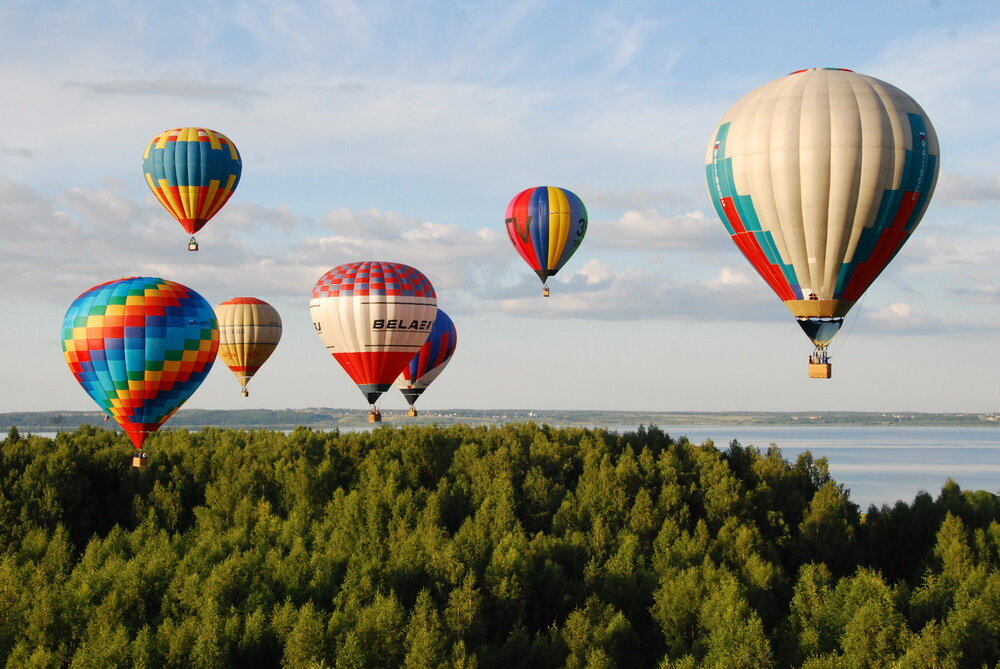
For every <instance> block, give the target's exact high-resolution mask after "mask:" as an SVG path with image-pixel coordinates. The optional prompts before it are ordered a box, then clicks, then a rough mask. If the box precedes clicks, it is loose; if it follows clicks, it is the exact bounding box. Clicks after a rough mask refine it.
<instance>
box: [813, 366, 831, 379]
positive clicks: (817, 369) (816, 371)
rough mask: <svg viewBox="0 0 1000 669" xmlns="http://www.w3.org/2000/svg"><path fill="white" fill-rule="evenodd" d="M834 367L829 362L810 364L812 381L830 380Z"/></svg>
mask: <svg viewBox="0 0 1000 669" xmlns="http://www.w3.org/2000/svg"><path fill="white" fill-rule="evenodd" d="M832 367H833V365H831V364H830V363H828V362H810V363H809V378H810V379H829V378H830V377H831V376H832V375H833V370H832Z"/></svg>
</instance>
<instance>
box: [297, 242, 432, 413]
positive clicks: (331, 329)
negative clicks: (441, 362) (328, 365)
mask: <svg viewBox="0 0 1000 669" xmlns="http://www.w3.org/2000/svg"><path fill="white" fill-rule="evenodd" d="M309 311H310V313H311V315H312V321H313V326H314V327H315V328H316V332H317V333H318V334H319V336H320V339H322V340H323V344H324V345H325V346H326V348H327V350H328V351H330V353H331V354H332V355H333V357H334V358H335V359H336V360H337V362H338V363H340V366H341V367H343V368H344V371H346V372H347V373H348V375H349V376H350V377H351V379H353V381H354V382H355V383H356V384H358V388H359V389H360V390H361V392H362V394H364V396H365V397H366V398H367V399H368V402H369V404H374V403H375V402H376V401H377V400H378V398H379V396H380V395H381V394H382V393H383V392H385V391H386V390H388V389H389V388H390V387H391V386H392V382H393V381H394V380H395V379H396V377H397V376H399V374H400V372H402V371H403V368H404V367H405V366H406V365H407V363H409V362H410V360H411V359H412V358H413V356H414V355H416V353H417V352H418V351H419V350H420V347H421V346H423V343H424V342H425V341H426V340H427V335H428V334H430V331H431V328H432V327H433V326H434V318H435V314H436V313H437V295H436V294H435V292H434V287H433V286H432V285H431V282H430V281H428V280H427V277H425V276H424V275H423V274H421V273H420V271H419V270H416V269H414V268H412V267H410V266H408V265H403V264H401V263H394V262H378V261H371V262H353V263H347V264H345V265H340V266H338V267H334V268H333V269H331V270H330V271H329V272H327V273H326V274H324V275H323V276H321V277H320V279H319V281H317V282H316V286H315V288H314V289H313V294H312V300H311V301H310V303H309Z"/></svg>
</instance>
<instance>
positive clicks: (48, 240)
mask: <svg viewBox="0 0 1000 669" xmlns="http://www.w3.org/2000/svg"><path fill="white" fill-rule="evenodd" d="M816 66H837V67H847V68H850V69H853V70H856V71H858V72H862V73H864V74H868V75H871V76H875V77H878V78H880V79H884V80H885V81H888V82H890V83H892V84H894V85H896V86H898V87H900V88H902V89H903V90H905V91H907V92H908V93H909V94H910V95H911V96H913V97H914V98H915V99H916V100H917V101H918V102H919V103H920V104H921V105H922V106H923V108H924V109H925V110H926V112H927V114H928V115H929V117H930V118H931V120H932V122H933V123H934V125H935V127H936V130H937V133H938V136H939V140H940V144H941V164H942V170H941V175H940V178H939V182H938V188H937V192H936V194H935V196H934V199H933V201H932V202H931V205H930V208H929V210H928V212H927V214H926V216H925V217H924V220H923V222H922V223H921V225H920V227H919V228H918V229H917V231H916V233H915V235H914V236H913V238H912V239H911V240H910V242H909V243H908V244H907V246H906V247H904V249H903V251H902V252H901V253H900V255H899V256H897V258H896V259H895V261H894V262H893V264H892V265H891V266H890V268H889V269H888V270H887V271H886V272H885V273H883V275H882V276H881V277H880V278H879V280H878V281H877V282H876V284H875V285H874V286H873V287H872V288H871V289H870V290H869V291H868V294H867V295H866V297H865V300H864V301H863V302H862V303H861V304H860V305H859V306H858V307H856V308H855V310H854V312H852V315H851V316H850V318H849V320H848V323H847V325H846V326H845V328H844V331H842V333H841V335H840V336H839V337H838V339H837V340H835V342H834V346H833V351H834V378H833V379H831V380H830V381H815V380H813V381H810V380H808V379H806V378H805V376H806V374H805V361H806V357H807V355H808V353H809V351H810V345H809V342H808V341H807V340H806V339H805V337H804V336H803V335H802V334H801V332H800V331H799V329H798V327H797V326H796V324H795V323H794V321H793V320H792V319H791V317H790V316H789V314H788V312H787V310H786V309H785V307H784V306H783V305H782V304H781V303H780V302H779V301H778V300H777V298H776V297H775V296H774V295H773V294H772V293H771V292H770V290H769V289H768V288H767V286H766V285H765V284H764V283H763V281H761V280H760V278H759V277H758V276H756V274H755V273H753V271H752V270H751V269H750V268H749V266H748V265H747V263H746V261H745V260H744V259H743V257H742V256H741V255H740V254H739V252H738V251H737V250H736V248H735V246H734V245H733V244H732V243H731V242H730V240H729V239H728V237H727V235H726V234H725V232H724V230H723V227H722V225H721V223H719V222H718V220H716V217H715V214H714V211H713V209H712V206H711V203H710V200H709V198H708V195H707V190H706V187H705V183H704V156H705V148H706V146H707V143H708V141H709V138H710V136H711V133H712V131H713V130H714V128H715V125H716V123H717V121H718V119H719V118H720V117H721V116H722V114H723V113H724V112H725V110H726V109H727V108H728V107H729V106H730V105H731V104H732V103H734V102H735V101H736V100H738V99H739V98H740V97H741V96H742V95H744V94H745V93H747V92H748V91H750V90H751V89H753V88H755V87H757V86H760V85H762V84H764V83H766V82H768V81H770V80H772V79H775V78H778V77H781V76H783V75H785V74H787V73H788V72H791V71H793V70H797V69H800V68H804V67H816ZM0 86H2V88H3V90H5V91H7V95H5V101H4V104H3V105H2V106H0V266H2V267H3V268H4V271H3V272H2V273H0V296H2V298H3V304H4V310H5V312H6V313H7V315H8V317H9V320H8V324H7V326H6V327H4V328H3V330H2V332H3V334H0V351H2V353H0V356H2V357H0V370H2V373H3V376H4V378H6V379H8V382H7V383H5V384H3V388H2V390H0V411H13V410H46V409H74V410H79V409H90V408H91V407H92V406H93V405H92V404H91V402H90V399H89V398H88V397H87V396H86V394H85V393H84V392H83V391H82V390H81V389H80V388H79V387H78V386H77V384H76V382H75V381H74V380H73V378H72V376H71V374H70V373H69V371H68V369H67V368H66V366H65V364H64V362H63V360H62V355H61V352H60V344H59V325H60V323H61V320H62V315H63V313H64V312H65V309H66V307H67V306H68V305H69V303H70V302H71V301H72V300H73V299H74V298H75V297H76V296H77V295H78V294H79V293H81V292H82V291H84V290H86V289H87V288H89V287H90V286H92V285H94V284H96V283H99V282H102V281H106V280H110V279H113V278H117V277H119V276H123V275H153V276H162V277H165V278H168V279H172V280H174V281H179V282H181V283H184V284H186V285H188V286H190V287H192V288H194V289H195V290H197V291H199V292H200V293H201V294H202V295H204V296H205V297H206V299H208V300H209V301H210V302H211V303H213V304H218V303H220V302H222V301H224V300H226V299H229V298H231V297H236V296H242V295H252V296H255V297H259V298H261V299H265V300H267V301H268V302H271V303H272V304H274V305H275V307H276V308H277V309H278V310H279V311H280V312H281V314H282V317H283V319H284V323H285V334H284V339H283V340H282V343H281V345H280V346H279V348H278V351H277V352H276V353H275V355H274V357H273V358H272V359H271V360H270V361H269V363H268V364H267V366H266V367H265V368H264V369H263V370H262V371H261V372H260V373H259V374H258V376H257V377H256V378H255V379H254V381H253V382H252V383H251V385H250V390H251V396H250V398H249V399H244V398H242V397H240V395H239V388H238V384H237V383H236V381H235V379H233V378H232V377H231V375H230V374H229V372H228V370H226V369H225V368H224V367H223V366H222V365H221V363H220V364H219V365H218V366H217V369H215V370H213V372H212V374H211V375H210V376H209V379H208V380H207V381H206V382H205V384H204V385H203V387H202V388H201V389H200V390H199V391H198V392H197V393H196V394H195V395H194V397H193V398H192V399H191V400H190V402H189V404H188V405H187V406H190V407H201V408H248V407H262V408H285V407H310V406H333V407H354V406H356V407H359V408H360V407H363V405H364V399H363V398H362V396H361V394H360V393H359V392H358V391H357V389H356V388H355V387H354V386H353V384H352V383H351V382H350V380H349V379H348V378H347V376H346V374H344V373H343V372H342V371H341V370H340V368H339V366H337V365H336V363H335V362H334V361H333V360H332V359H330V358H329V357H328V356H327V354H326V352H325V351H324V349H323V347H322V344H321V343H320V341H319V338H318V337H316V336H315V334H314V332H313V329H312V326H311V324H310V322H309V309H308V301H309V293H310V291H311V288H312V285H313V284H314V283H315V281H316V279H317V278H318V277H319V276H320V275H321V274H322V273H323V272H325V271H326V270H327V269H329V268H330V267H333V266H336V265H339V264H341V263H344V262H350V261H354V260H366V259H372V258H375V259H379V260H392V261H397V262H404V263H407V264H410V265H413V266H415V267H418V268H419V269H421V270H422V271H423V272H424V273H425V274H426V275H427V276H428V277H429V278H430V279H431V280H432V281H433V283H434V285H435V287H436V288H437V291H438V295H439V304H440V306H441V307H442V308H443V309H445V310H446V311H447V312H448V313H449V314H450V315H451V316H452V317H453V319H454V320H455V322H456V326H457V328H458V331H459V347H458V352H457V353H456V356H455V358H454V360H453V362H452V364H451V366H450V367H449V368H448V370H446V372H445V373H444V374H442V376H441V377H440V378H439V379H438V380H437V381H436V383H435V384H434V385H433V386H432V387H431V388H430V389H429V390H428V391H427V392H426V393H425V395H424V397H423V398H421V400H420V402H419V404H418V406H421V407H423V408H425V409H435V408H491V407H506V408H543V409H574V408H579V409H591V408H594V409H597V408H606V409H648V410H704V411H719V410H808V411H813V410H816V411H821V410H874V411H880V410H890V411H895V410H912V411H994V410H997V409H1000V382H998V381H997V373H998V371H1000V369H998V368H1000V355H998V353H997V350H998V349H1000V335H998V334H997V333H998V331H1000V229H998V221H1000V169H998V168H997V166H996V160H995V156H996V155H997V153H1000V136H998V133H997V132H996V130H995V127H996V124H997V113H996V109H997V108H998V103H1000V7H998V6H997V5H996V3H995V2H985V1H978V0H971V1H963V2H957V1H948V0H939V1H936V2H928V1H922V0H914V1H911V2H877V3H875V2H842V3H835V4H830V3H819V2H799V3H794V4H792V3H788V4H785V3H773V4H772V3H763V2H758V3H750V2H748V3H732V2H703V3H680V2H612V3H570V2H478V3H447V2H409V3H405V2H364V3H361V2H359V3H353V2H346V1H345V2H315V3H308V2H283V3H270V2H239V3H234V2H221V3H212V4H211V6H209V5H207V4H206V3H193V2H177V3H171V4H170V5H162V4H161V5H154V4H153V3H126V2H102V3H96V2H90V3H88V2H76V3H58V2H50V3H44V4H43V5H42V6H40V4H39V3H28V2H6V3H4V4H3V5H2V7H0ZM182 125H197V126H203V127H208V128H213V129H215V130H219V131H221V132H224V133H226V134H227V135H228V136H229V137H231V138H232V139H233V140H234V141H235V142H236V144H237V145H238V146H239V148H240V151H241V153H242V156H243V161H244V171H243V179H242V181H241V183H240V186H239V189H238V190H237V192H236V195H235V196H234V197H233V199H232V200H231V201H230V203H229V204H228V205H227V206H226V208H225V209H224V210H223V212H222V213H220V214H219V215H218V216H216V218H215V219H214V220H213V221H212V222H211V223H209V225H208V226H207V227H206V228H205V229H204V231H203V232H202V233H201V234H199V239H200V241H201V243H202V250H201V251H199V252H198V253H197V254H191V253H188V252H187V251H186V250H185V246H184V244H185V241H186V236H185V235H184V233H183V231H182V230H181V228H180V226H178V225H177V223H176V222H174V221H173V220H172V219H171V218H170V217H169V216H168V215H167V214H166V212H165V211H163V210H162V208H161V207H160V206H159V204H158V203H157V202H156V201H155V199H154V198H153V196H152V194H150V193H149V191H148V189H147V188H146V185H145V182H144V181H143V178H142V175H141V169H140V166H141V154H142V150H143V148H144V147H145V144H146V143H147V142H148V141H149V139H150V138H151V137H152V136H153V135H155V134H156V133H158V132H160V131H162V130H164V129H167V128H172V127H178V126H182ZM536 185H559V186H564V187H566V188H570V189H571V190H573V191H574V192H576V193H577V194H578V195H580V196H581V198H582V199H583V200H584V202H585V203H586V204H587V207H588V210H589V212H590V217H591V221H590V229H589V231H588V234H587V238H586V240H585V241H584V245H583V246H582V247H581V249H580V250H579V251H578V252H577V254H576V255H575V256H574V257H573V259H572V260H571V261H570V263H568V264H567V266H566V267H565V268H564V269H563V271H562V272H561V273H560V275H559V276H558V277H556V279H555V280H553V281H552V282H550V284H551V285H552V288H553V296H552V297H551V298H549V299H548V300H543V299H542V298H540V297H539V285H538V282H537V279H536V278H535V277H534V275H533V274H532V273H531V272H530V271H528V269H527V267H526V266H524V265H523V263H522V261H521V260H520V258H519V257H517V254H516V253H515V252H514V250H513V249H512V248H511V246H510V244H509V242H508V240H507V239H506V236H505V233H504V230H503V215H504V208H505V206H506V204H507V201H508V200H509V199H510V198H511V197H512V196H513V195H514V194H516V193H517V192H518V191H520V190H522V189H523V188H527V187H529V186H536ZM845 335H846V336H845ZM10 379H15V380H16V381H11V380H10ZM383 406H384V407H386V408H402V407H404V406H405V403H404V401H403V399H402V397H401V396H399V395H398V393H396V391H392V393H389V394H387V396H386V398H385V400H384V401H383Z"/></svg>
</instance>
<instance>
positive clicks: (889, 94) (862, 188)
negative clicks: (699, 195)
mask: <svg viewBox="0 0 1000 669" xmlns="http://www.w3.org/2000/svg"><path fill="white" fill-rule="evenodd" d="M937 172H938V142H937V136H936V135H935V134H934V128H933V127H932V126H931V122H930V120H929V119H928V118H927V115H926V114H925V113H924V111H923V110H922V109H921V108H920V106H919V105H918V104H917V103H916V102H914V101H913V99H912V98H911V97H910V96H908V95H907V94H906V93H904V92H903V91H901V90H899V89H898V88H896V87H894V86H892V85H890V84H887V83H885V82H884V81H879V80H878V79H875V78H873V77H868V76H865V75H863V74H858V73H856V72H852V71H850V70H842V69H833V68H820V69H811V70H799V71H797V72H793V73H792V74H789V75H788V76H786V77H783V78H781V79H777V80H775V81H772V82H771V83H768V84H765V85H763V86H761V87H760V88H758V89H756V90H754V91H751V92H750V93H748V94H747V95H746V96H744V97H743V99H741V100H740V101H739V102H737V103H736V104H735V105H733V107H732V108H731V109H730V110H729V111H728V112H726V114H725V115H724V116H723V117H722V121H721V122H720V123H719V126H718V128H717V129H716V131H715V133H714V134H713V136H712V141H711V142H710V143H709V146H708V157H707V176H708V188H709V191H710V194H711V196H712V200H713V203H714V204H715V208H716V211H717V212H718V214H719V217H720V218H721V219H722V223H723V225H725V227H726V230H727V231H728V232H729V234H730V235H731V236H732V239H733V241H734V242H735V243H736V246H737V247H739V249H740V251H742V252H743V255H744V256H746V258H747V260H749V261H750V264H752V265H753V267H754V269H756V270H757V272H758V273H759V274H760V275H761V277H763V279H764V281H766V282H767V284H768V285H769V286H770V287H771V289H772V290H774V292H775V293H777V295H778V297H779V298H780V299H781V300H782V301H783V302H784V303H785V305H786V306H787V307H788V309H789V310H790V311H791V312H792V314H793V315H794V316H795V317H796V319H798V323H799V325H800V326H801V327H802V330H803V331H804V332H805V333H806V335H807V336H808V337H809V338H810V339H811V340H812V342H813V344H814V345H815V349H814V351H813V354H812V355H811V356H810V365H809V375H810V376H811V377H814V378H829V377H830V370H831V368H830V361H829V354H828V352H827V345H828V344H829V343H830V340H831V339H832V338H833V336H834V335H835V334H836V333H837V331H838V330H839V329H840V326H841V324H842V323H843V320H844V316H845V315H846V314H847V312H848V310H850V308H851V307H852V306H853V305H854V304H855V302H857V301H858V299H859V298H860V297H861V295H862V293H864V292H865V290H866V289H867V288H868V286H870V285H871V283H872V282H873V281H874V280H875V278H876V277H877V276H878V275H879V273H880V272H882V270H883V269H885V267H886V265H887V264H888V263H889V261H890V260H892V258H893V257H894V256H895V255H896V253H898V252H899V249H900V248H901V247H902V246H903V244H904V243H905V242H906V240H907V239H908V238H909V236H910V234H911V233H912V232H913V230H914V228H916V227H917V223H919V222H920V218H921V216H923V213H924V211H925V210H926V208H927V204H928V202H929V201H930V198H931V194H932V193H933V191H934V184H935V181H936V180H937Z"/></svg>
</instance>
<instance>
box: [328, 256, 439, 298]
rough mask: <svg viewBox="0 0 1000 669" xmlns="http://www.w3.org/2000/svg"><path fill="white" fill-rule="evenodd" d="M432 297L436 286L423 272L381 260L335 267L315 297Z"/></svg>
mask: <svg viewBox="0 0 1000 669" xmlns="http://www.w3.org/2000/svg"><path fill="white" fill-rule="evenodd" d="M364 295H374V296H380V295H381V296H386V295H388V296H392V297H431V298H436V297H437V295H436V294H435V293H434V286H432V285H431V282H430V281H428V280H427V277H426V276H424V275H423V274H422V273H421V272H420V270H417V269H414V268H412V267H410V266H409V265H403V264H401V263H398V262H379V261H377V260H373V261H365V262H352V263H347V264H345V265H339V266H337V267H334V268H333V269H331V270H330V271H329V272H327V273H326V274H324V275H323V276H321V277H320V278H319V281H317V282H316V286H315V287H314V288H313V294H312V296H313V298H314V299H315V298H318V297H353V296H364Z"/></svg>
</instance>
